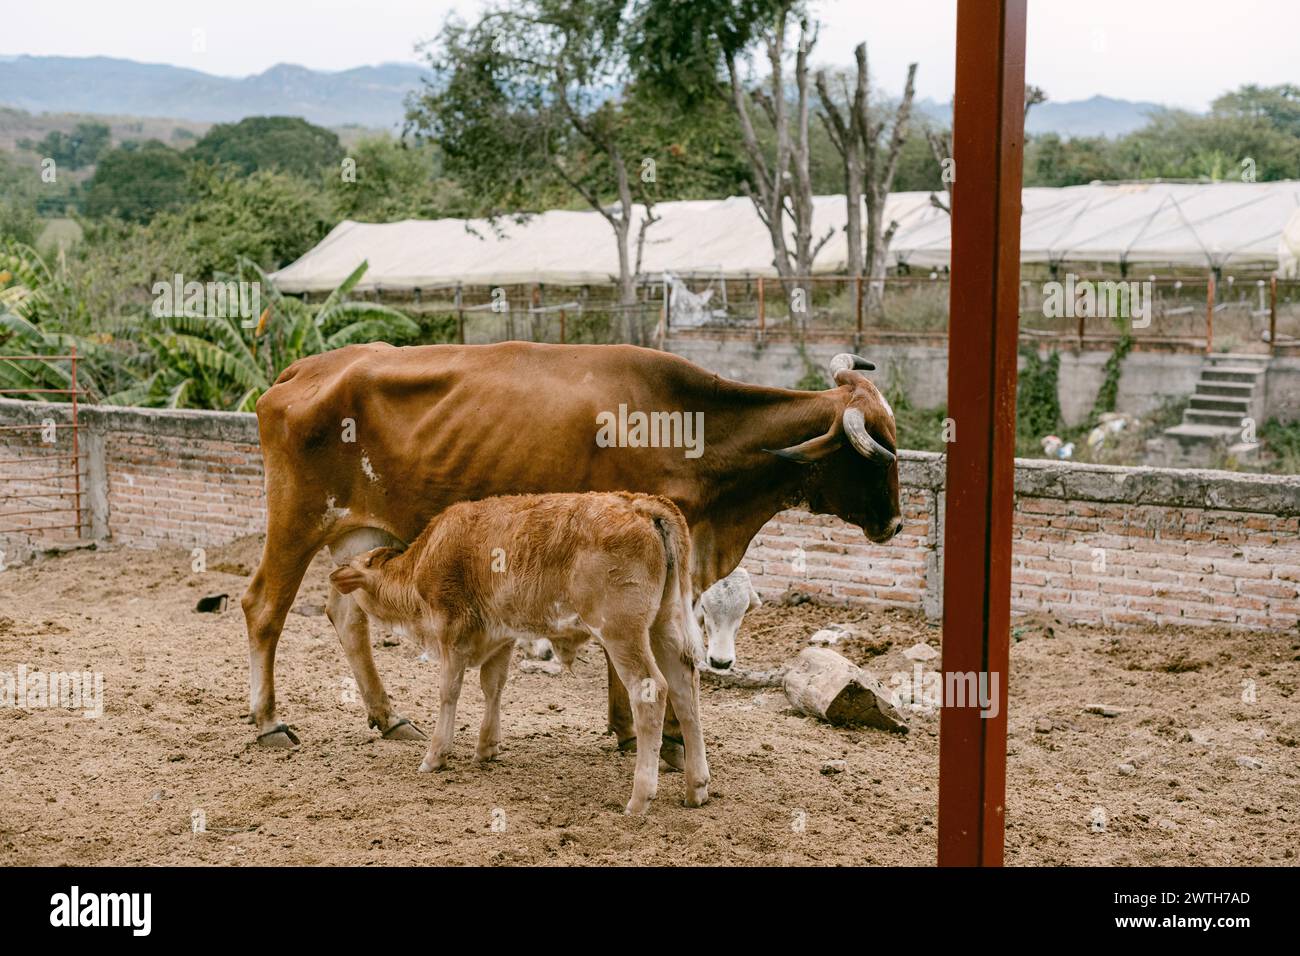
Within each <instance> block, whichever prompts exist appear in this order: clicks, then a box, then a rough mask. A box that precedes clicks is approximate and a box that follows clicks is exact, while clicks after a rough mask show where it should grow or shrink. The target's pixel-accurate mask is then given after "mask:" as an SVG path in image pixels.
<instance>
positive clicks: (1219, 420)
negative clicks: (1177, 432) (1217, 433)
mask: <svg viewBox="0 0 1300 956" xmlns="http://www.w3.org/2000/svg"><path fill="white" fill-rule="evenodd" d="M1243 417H1244V416H1243V415H1242V414H1241V412H1217V411H1210V410H1209V409H1192V408H1189V409H1187V411H1185V412H1183V424H1184V425H1219V426H1222V427H1224V428H1231V429H1233V430H1240V429H1241V419H1242V418H1243Z"/></svg>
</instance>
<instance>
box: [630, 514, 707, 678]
mask: <svg viewBox="0 0 1300 956" xmlns="http://www.w3.org/2000/svg"><path fill="white" fill-rule="evenodd" d="M637 505H638V507H637V510H638V511H640V512H641V513H642V514H644V515H645V516H646V517H648V518H649V519H650V521H651V523H653V524H654V527H655V530H656V531H658V532H659V537H660V539H661V540H662V541H663V545H664V560H665V562H666V564H667V567H666V573H665V575H664V593H663V598H662V603H661V607H669V606H672V605H673V604H676V605H677V608H678V610H679V614H680V616H679V620H680V622H681V631H682V640H683V642H684V643H683V645H682V659H683V660H685V661H686V663H688V664H690V665H691V666H692V667H694V666H695V665H696V664H698V663H699V662H701V661H703V660H704V635H703V634H702V633H701V632H700V623H699V621H697V620H696V619H695V614H694V611H693V610H692V609H693V607H694V602H693V600H692V597H693V595H692V593H691V532H690V529H689V528H687V526H686V519H685V518H684V517H682V513H681V512H680V511H679V510H678V509H677V506H676V505H675V504H673V503H672V502H671V501H669V500H668V499H667V498H649V499H642V500H641V501H639V502H637Z"/></svg>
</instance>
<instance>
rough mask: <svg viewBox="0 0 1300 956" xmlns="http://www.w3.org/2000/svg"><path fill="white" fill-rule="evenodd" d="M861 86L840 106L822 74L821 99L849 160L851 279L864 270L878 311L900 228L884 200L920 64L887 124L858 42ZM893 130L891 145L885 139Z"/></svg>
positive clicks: (819, 81)
mask: <svg viewBox="0 0 1300 956" xmlns="http://www.w3.org/2000/svg"><path fill="white" fill-rule="evenodd" d="M853 57H854V59H855V60H856V82H855V84H854V91H853V97H852V99H851V100H850V99H849V98H848V96H847V91H845V95H844V100H845V103H844V106H843V108H842V109H841V107H840V105H838V104H837V103H836V102H835V99H834V97H833V96H832V95H831V92H830V85H829V83H828V82H827V81H826V75H825V73H824V72H822V73H818V74H817V92H818V94H819V95H820V97H821V103H822V113H821V117H822V121H823V123H824V124H825V126H826V131H827V133H828V134H829V135H830V139H831V142H832V143H833V144H834V145H835V148H836V150H838V151H839V154H840V157H841V159H842V160H843V161H844V178H845V199H846V201H847V202H848V226H847V228H848V231H849V243H848V245H849V274H850V275H853V276H858V275H862V274H863V272H864V271H865V273H866V275H867V276H868V278H869V279H870V280H871V284H870V286H869V289H868V294H867V307H868V308H870V309H874V308H878V307H879V305H880V301H881V297H882V295H883V291H884V283H883V280H884V276H885V258H886V255H887V254H888V252H889V243H890V242H891V241H892V240H893V238H894V232H895V230H896V229H897V228H898V223H897V222H891V223H890V224H889V225H888V227H886V226H885V225H884V216H885V201H886V200H887V199H888V198H889V191H890V189H892V188H893V185H894V176H895V174H896V173H897V172H898V160H899V156H900V154H901V153H902V150H903V144H904V143H905V142H906V141H907V135H908V130H909V125H908V124H909V121H910V118H911V114H912V99H913V97H914V95H915V92H916V64H915V63H912V64H910V65H909V66H908V68H907V83H906V84H905V85H904V87H903V96H902V99H900V100H899V102H898V105H897V107H896V108H895V109H894V113H893V117H892V121H891V122H889V123H887V122H886V119H885V117H884V116H883V115H882V114H883V112H884V111H882V110H876V111H875V112H874V113H873V111H872V110H871V107H870V79H869V76H868V72H867V45H866V44H865V43H859V44H858V45H857V47H855V48H854V50H853ZM886 129H888V130H889V137H888V141H887V142H886V141H885V140H884V136H885V131H886ZM864 199H865V201H866V229H865V236H866V254H865V256H864V254H863V249H862V237H863V234H864V230H863V228H862V213H861V208H860V207H861V204H862V202H863V200H864Z"/></svg>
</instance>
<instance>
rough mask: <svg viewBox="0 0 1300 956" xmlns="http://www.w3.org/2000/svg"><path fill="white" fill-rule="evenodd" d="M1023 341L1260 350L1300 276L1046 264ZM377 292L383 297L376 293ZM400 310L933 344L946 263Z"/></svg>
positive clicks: (1279, 337) (1291, 329) (668, 330)
mask: <svg viewBox="0 0 1300 956" xmlns="http://www.w3.org/2000/svg"><path fill="white" fill-rule="evenodd" d="M1020 293H1021V294H1020V331H1021V338H1022V340H1024V341H1028V342H1047V343H1059V344H1061V345H1067V346H1073V347H1077V348H1110V347H1112V345H1113V343H1115V342H1116V341H1117V340H1118V339H1119V338H1120V337H1121V335H1123V334H1125V333H1127V334H1128V335H1130V336H1132V339H1133V342H1134V345H1135V347H1137V348H1153V349H1172V350H1181V351H1194V350H1205V351H1220V352H1222V351H1234V352H1254V353H1261V354H1266V353H1270V352H1281V351H1287V352H1290V351H1294V350H1298V349H1300V279H1277V278H1273V277H1259V276H1244V277H1241V278H1238V277H1236V276H1233V275H1226V276H1223V275H1221V276H1216V275H1200V276H1197V275H1189V276H1148V277H1145V278H1132V277H1130V278H1116V277H1114V276H1103V275H1079V276H1075V275H1067V276H1064V277H1052V276H1050V275H1046V276H1044V277H1040V278H1037V279H1025V280H1023V281H1022V282H1021V284H1020ZM377 297H379V298H385V299H388V300H391V299H392V298H393V296H391V295H386V294H384V293H379V294H378V296H377ZM400 304H401V305H402V307H404V308H407V309H409V310H411V311H413V312H414V313H416V314H419V315H423V316H425V317H426V319H428V318H429V317H433V318H434V319H435V320H437V321H436V322H435V324H437V323H438V322H440V323H441V326H442V331H443V338H444V339H445V340H447V341H459V342H469V343H482V342H498V341H503V340H508V339H522V340H526V341H534V342H570V343H617V342H633V343H636V344H642V345H647V344H658V343H662V341H663V339H664V338H665V337H667V336H696V337H707V338H741V339H749V340H752V341H754V342H759V343H761V342H762V341H764V340H768V339H771V340H782V339H785V340H789V339H797V340H805V339H814V340H815V339H819V338H822V339H827V338H833V339H843V340H848V339H852V340H854V341H855V342H859V343H861V342H867V341H873V340H874V341H889V340H899V341H916V342H929V343H934V344H943V343H944V342H945V341H946V338H947V332H948V322H949V308H950V303H949V284H948V276H947V274H946V273H940V272H937V271H936V272H931V273H928V274H916V275H902V276H889V277H887V278H884V279H879V280H868V279H863V278H855V277H851V276H808V277H798V278H790V279H773V278H767V277H757V276H727V275H716V276H702V277H700V276H697V277H691V278H689V279H676V278H671V277H668V278H665V279H660V280H655V281H644V282H641V283H639V284H638V286H637V288H636V297H635V301H634V302H630V303H626V304H624V303H622V302H620V301H619V296H618V290H617V289H616V287H614V286H613V285H608V286H580V287H568V286H543V285H512V286H493V287H489V286H457V287H447V288H442V289H433V290H421V291H419V292H416V293H415V294H414V295H410V294H406V295H405V300H404V301H402V302H401V303H400Z"/></svg>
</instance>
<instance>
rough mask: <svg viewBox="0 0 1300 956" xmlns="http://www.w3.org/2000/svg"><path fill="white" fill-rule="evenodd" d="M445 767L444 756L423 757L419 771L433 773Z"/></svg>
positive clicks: (445, 759)
mask: <svg viewBox="0 0 1300 956" xmlns="http://www.w3.org/2000/svg"><path fill="white" fill-rule="evenodd" d="M446 769H447V758H446V757H425V758H424V760H423V761H422V762H421V763H420V773H434V772H435V771H438V770H446Z"/></svg>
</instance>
